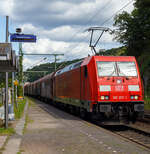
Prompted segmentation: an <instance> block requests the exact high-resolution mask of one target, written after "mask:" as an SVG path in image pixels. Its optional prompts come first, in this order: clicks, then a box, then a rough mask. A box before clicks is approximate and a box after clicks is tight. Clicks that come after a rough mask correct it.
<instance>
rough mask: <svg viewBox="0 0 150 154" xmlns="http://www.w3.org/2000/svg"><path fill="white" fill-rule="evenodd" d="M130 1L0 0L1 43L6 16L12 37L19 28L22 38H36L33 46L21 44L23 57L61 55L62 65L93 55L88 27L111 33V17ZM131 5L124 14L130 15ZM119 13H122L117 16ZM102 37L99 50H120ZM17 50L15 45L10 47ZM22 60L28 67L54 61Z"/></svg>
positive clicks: (110, 37)
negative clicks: (23, 35) (37, 54)
mask: <svg viewBox="0 0 150 154" xmlns="http://www.w3.org/2000/svg"><path fill="white" fill-rule="evenodd" d="M130 1H131V0H0V20H1V21H2V22H0V33H1V37H0V41H4V37H5V32H4V31H5V29H4V27H5V18H4V17H5V16H6V15H9V18H10V24H9V26H10V28H9V31H10V32H11V33H14V32H15V28H17V27H21V28H22V31H23V33H25V34H35V35H37V42H36V43H24V44H23V51H24V52H26V53H50V54H52V53H64V54H65V55H64V56H63V57H59V59H61V61H64V60H71V59H75V58H81V57H86V56H87V55H88V54H90V55H92V52H91V50H90V48H89V39H90V35H89V33H88V32H86V31H85V30H86V29H87V28H89V27H91V26H104V27H109V28H111V29H114V28H115V27H113V26H112V25H113V15H114V14H115V13H116V12H117V11H118V10H120V9H121V8H122V7H123V6H125V5H126V4H128V3H129V2H130ZM132 9H133V2H132V3H130V4H129V5H128V6H127V7H125V8H124V9H123V10H124V11H128V12H131V11H132ZM119 13H121V12H119ZM112 39H113V36H111V35H110V34H108V33H105V34H104V35H103V37H102V38H101V40H100V44H99V47H100V48H101V49H110V48H115V47H118V46H120V44H119V43H117V42H115V41H113V40H112ZM13 47H14V48H15V49H16V50H17V47H18V46H17V43H13ZM42 59H43V58H42V57H35V56H34V57H31V56H30V57H29V56H28V57H27V56H25V57H24V65H25V66H26V68H27V67H29V66H33V65H35V64H37V63H42V62H47V61H51V62H52V61H53V58H52V57H48V58H47V60H45V61H42Z"/></svg>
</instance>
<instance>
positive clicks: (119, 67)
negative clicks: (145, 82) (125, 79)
mask: <svg viewBox="0 0 150 154" xmlns="http://www.w3.org/2000/svg"><path fill="white" fill-rule="evenodd" d="M97 69H98V76H133V77H136V76H137V70H136V65H135V63H134V62H125V61H123V62H121V61H120V62H114V61H113V62H110V61H107V62H106V61H98V62H97Z"/></svg>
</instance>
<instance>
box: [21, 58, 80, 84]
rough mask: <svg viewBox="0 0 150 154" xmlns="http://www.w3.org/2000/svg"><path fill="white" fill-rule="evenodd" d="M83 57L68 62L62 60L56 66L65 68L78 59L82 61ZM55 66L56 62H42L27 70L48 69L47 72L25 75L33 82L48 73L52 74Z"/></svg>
mask: <svg viewBox="0 0 150 154" xmlns="http://www.w3.org/2000/svg"><path fill="white" fill-rule="evenodd" d="M80 60H81V59H75V60H72V61H66V62H61V63H56V68H57V69H60V68H63V67H65V66H67V65H69V64H72V63H75V62H77V61H80ZM54 66H55V63H46V64H41V65H39V66H35V67H33V68H32V69H28V70H27V71H47V72H45V73H41V72H39V73H30V72H29V73H25V74H24V75H25V76H26V78H27V81H28V82H33V81H35V80H37V79H39V78H41V77H43V76H45V75H46V74H50V73H52V72H54Z"/></svg>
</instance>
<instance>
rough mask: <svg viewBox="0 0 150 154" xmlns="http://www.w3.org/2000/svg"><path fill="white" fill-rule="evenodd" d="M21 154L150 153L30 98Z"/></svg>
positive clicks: (20, 148)
mask: <svg viewBox="0 0 150 154" xmlns="http://www.w3.org/2000/svg"><path fill="white" fill-rule="evenodd" d="M28 102H29V107H28V110H27V115H26V123H25V129H24V130H23V135H22V137H21V141H20V147H19V151H18V152H21V154H35V153H36V154H103V153H104V154H109V153H117V154H118V153H124V154H126V153H127V154H129V153H133V154H134V153H136V154H141V153H142V154H148V153H150V150H148V149H145V148H143V147H142V146H140V145H138V144H136V143H132V142H130V141H127V140H125V139H123V138H121V137H119V136H117V135H114V134H112V133H111V132H109V131H107V130H105V129H103V128H101V127H98V126H96V125H94V124H92V123H90V122H86V121H84V120H82V119H80V118H78V117H75V116H73V115H70V114H68V113H66V112H64V111H62V110H59V109H57V108H55V107H53V106H51V105H49V104H45V103H42V102H40V101H38V100H35V99H29V100H28Z"/></svg>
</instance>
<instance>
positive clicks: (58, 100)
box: [25, 56, 144, 123]
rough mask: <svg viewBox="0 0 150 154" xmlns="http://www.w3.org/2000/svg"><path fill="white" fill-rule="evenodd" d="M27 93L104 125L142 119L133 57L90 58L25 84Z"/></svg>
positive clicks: (139, 81) (142, 103) (139, 86)
mask: <svg viewBox="0 0 150 154" xmlns="http://www.w3.org/2000/svg"><path fill="white" fill-rule="evenodd" d="M25 94H26V95H30V96H34V97H36V98H40V99H42V100H45V101H47V102H49V103H50V104H51V103H53V104H55V105H57V106H61V107H63V108H66V109H67V110H70V111H71V112H74V113H77V114H79V115H80V116H81V117H82V118H93V119H97V120H99V122H101V123H107V122H108V123H109V122H110V123H111V122H113V123H114V122H116V123H117V122H119V123H129V122H135V121H136V120H137V119H141V118H143V115H144V99H143V96H144V92H143V85H142V80H141V78H140V73H139V68H138V65H137V62H136V59H135V58H134V57H132V56H90V57H86V58H84V59H83V60H81V61H79V62H76V63H74V64H71V65H69V66H66V67H64V68H63V69H60V70H58V71H57V72H53V73H51V74H49V75H47V76H45V77H43V78H41V79H39V80H37V81H35V82H32V83H28V84H26V85H25Z"/></svg>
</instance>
